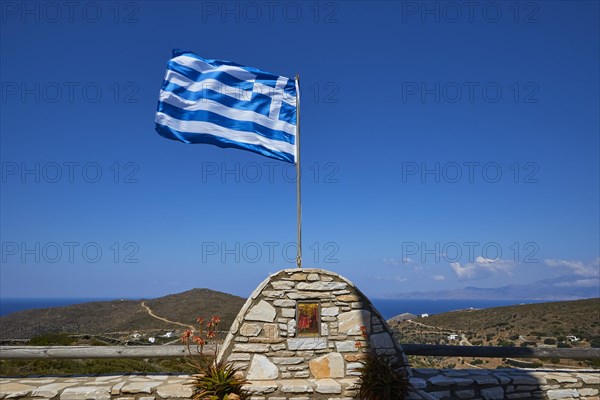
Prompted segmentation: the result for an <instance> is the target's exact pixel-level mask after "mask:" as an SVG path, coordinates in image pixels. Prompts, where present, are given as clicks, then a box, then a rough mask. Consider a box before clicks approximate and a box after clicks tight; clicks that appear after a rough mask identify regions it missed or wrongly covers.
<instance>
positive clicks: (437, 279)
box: [432, 275, 446, 281]
mask: <svg viewBox="0 0 600 400" xmlns="http://www.w3.org/2000/svg"><path fill="white" fill-rule="evenodd" d="M432 278H433V280H434V281H444V280H446V277H445V276H444V275H434V276H432Z"/></svg>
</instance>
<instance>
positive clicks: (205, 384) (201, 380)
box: [192, 362, 248, 400]
mask: <svg viewBox="0 0 600 400" xmlns="http://www.w3.org/2000/svg"><path fill="white" fill-rule="evenodd" d="M199 367H200V368H199V371H198V374H196V375H194V382H193V383H192V385H193V386H194V395H193V396H192V399H195V400H238V399H242V400H243V399H246V398H247V397H248V393H247V392H246V391H245V390H244V389H242V386H244V385H245V384H247V383H248V381H247V380H246V379H244V378H239V377H238V376H237V374H238V372H239V370H238V369H237V368H235V367H234V366H233V365H232V364H229V363H223V362H212V363H206V362H205V363H203V364H201V365H199Z"/></svg>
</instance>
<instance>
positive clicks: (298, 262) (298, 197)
mask: <svg viewBox="0 0 600 400" xmlns="http://www.w3.org/2000/svg"><path fill="white" fill-rule="evenodd" d="M295 81H296V205H297V207H298V254H297V256H296V265H297V266H298V268H302V196H301V192H300V75H298V74H296V78H295Z"/></svg>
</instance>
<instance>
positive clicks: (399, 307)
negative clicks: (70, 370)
mask: <svg viewBox="0 0 600 400" xmlns="http://www.w3.org/2000/svg"><path fill="white" fill-rule="evenodd" d="M109 300H119V299H114V298H68V299H59V298H53V299H25V298H23V299H13V298H0V316H3V315H8V314H11V313H13V312H16V311H22V310H29V309H34V308H49V307H62V306H68V305H72V304H80V303H87V302H91V301H109ZM132 300H135V299H132ZM371 302H372V303H373V305H374V306H375V308H377V310H379V312H380V313H381V315H382V316H383V317H384V318H385V319H389V318H392V317H394V316H396V315H398V314H403V313H411V314H415V315H421V314H429V315H433V314H439V313H443V312H448V311H456V310H464V309H469V308H475V309H480V308H493V307H502V306H511V305H517V304H529V303H542V302H544V301H533V300H532V301H524V300H404V299H371Z"/></svg>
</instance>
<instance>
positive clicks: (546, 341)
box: [544, 338, 556, 344]
mask: <svg viewBox="0 0 600 400" xmlns="http://www.w3.org/2000/svg"><path fill="white" fill-rule="evenodd" d="M544 344H556V339H552V338H546V339H544Z"/></svg>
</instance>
